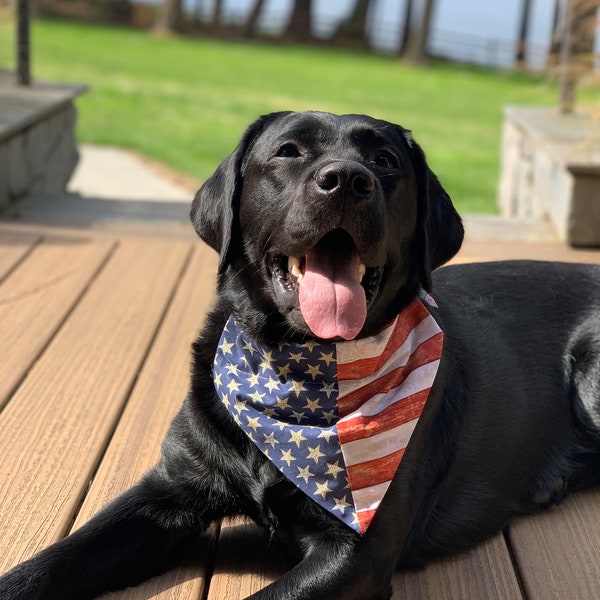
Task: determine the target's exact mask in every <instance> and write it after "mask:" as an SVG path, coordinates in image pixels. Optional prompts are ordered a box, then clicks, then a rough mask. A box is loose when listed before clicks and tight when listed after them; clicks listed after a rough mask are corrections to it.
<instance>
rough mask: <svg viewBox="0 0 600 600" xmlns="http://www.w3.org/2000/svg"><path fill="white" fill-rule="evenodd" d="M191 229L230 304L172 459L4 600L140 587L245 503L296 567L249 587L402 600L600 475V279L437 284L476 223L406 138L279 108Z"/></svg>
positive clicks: (35, 567) (531, 267)
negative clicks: (395, 580) (439, 563)
mask: <svg viewBox="0 0 600 600" xmlns="http://www.w3.org/2000/svg"><path fill="white" fill-rule="evenodd" d="M191 216H192V220H193V223H194V226H195V228H196V230H197V231H198V234H199V235H200V237H201V238H202V239H203V240H205V241H206V242H207V243H208V244H209V245H210V246H212V247H213V248H214V249H215V250H216V251H217V252H218V253H219V257H220V263H219V277H218V301H217V304H216V306H215V308H214V310H213V311H212V312H211V313H210V315H209V316H208V319H207V322H206V324H205V327H204V330H203V332H202V333H201V335H200V337H199V339H198V341H197V342H196V343H195V344H194V346H193V370H192V380H191V388H190V392H189V395H188V397H187V399H186V401H185V403H184V405H183V408H182V409H181V411H180V413H179V414H178V416H177V417H176V419H175V420H174V422H173V424H172V427H171V429H170V432H169V434H168V436H167V438H166V440H165V442H164V445H163V454H162V458H161V460H160V462H159V464H158V465H157V466H156V467H155V468H153V469H152V470H151V471H150V472H149V473H147V474H146V475H145V476H144V477H143V478H142V480H141V481H140V482H139V483H138V484H137V485H135V486H134V487H133V488H132V489H130V490H129V491H127V492H125V493H124V494H123V495H122V496H120V497H119V498H117V499H116V500H114V501H113V502H112V503H111V504H109V505H108V506H107V507H106V508H105V509H104V510H102V511H101V512H100V513H99V514H98V515H97V516H96V517H94V518H93V519H92V520H91V521H90V522H89V523H88V524H87V525H85V526H83V527H82V528H81V529H79V530H78V531H76V532H74V533H73V534H72V535H70V536H68V537H67V538H65V539H63V540H62V541H60V542H58V543H56V544H54V545H53V546H51V547H49V548H47V549H46V550H44V551H42V552H41V553H39V554H37V555H36V556H34V557H33V558H32V559H30V560H29V561H27V562H25V563H23V564H20V565H18V566H16V567H15V568H14V569H13V570H11V571H9V572H8V573H7V574H5V575H4V576H3V577H2V578H1V579H0V598H2V600H17V599H19V600H35V599H46V600H47V599H52V598H56V599H60V600H68V599H76V600H83V599H85V598H93V597H96V596H98V595H99V594H101V593H102V592H104V591H106V590H114V589H118V588H123V587H126V586H132V585H135V584H137V583H139V582H141V581H143V580H145V579H147V578H149V577H151V576H153V575H155V574H157V573H159V572H161V571H164V570H166V569H168V568H170V567H171V566H173V565H174V564H176V563H177V561H179V560H181V559H182V557H183V556H185V555H186V554H187V553H188V552H190V551H192V550H193V549H194V548H195V547H196V546H197V544H198V540H199V539H201V534H202V532H203V531H205V530H206V528H207V527H208V526H209V525H210V523H212V522H213V521H215V520H217V519H220V518H222V517H224V516H227V515H237V514H243V515H248V516H249V517H251V518H252V519H253V520H254V521H256V522H257V523H258V524H259V525H261V526H263V527H264V528H265V529H266V530H267V531H268V532H269V533H270V534H271V535H272V537H273V538H274V539H275V540H278V541H281V542H282V543H283V547H284V548H285V549H286V550H287V551H289V553H290V558H291V560H292V561H293V562H292V563H291V569H290V571H289V572H288V573H287V574H286V575H285V576H283V577H281V578H280V579H279V580H277V581H276V582H274V583H273V584H271V585H270V586H268V587H267V588H265V589H264V590H262V591H260V592H258V593H256V594H254V595H253V596H252V597H253V598H260V599H271V598H272V599H274V598H281V599H306V600H308V599H310V600H318V599H327V600H330V599H332V598H335V599H338V600H342V599H351V598H355V599H358V598H360V599H366V598H369V599H381V598H389V596H390V594H391V583H390V582H391V577H392V573H393V571H394V569H395V568H398V567H400V568H407V567H415V566H418V565H421V564H423V563H424V562H425V561H427V560H428V559H431V558H432V557H435V556H437V555H440V554H443V553H449V552H456V551H460V550H464V549H466V548H469V547H470V546H472V545H473V544H477V543H478V542H480V541H482V540H484V539H486V538H488V537H489V536H491V535H493V534H494V533H496V532H497V531H498V530H499V529H500V528H501V527H503V526H504V525H505V524H506V523H507V521H508V520H509V519H510V518H511V517H513V516H514V515H518V514H524V513H531V512H533V511H536V510H539V509H541V508H544V507H546V506H549V505H551V504H553V503H555V502H557V501H559V500H560V499H561V498H562V497H563V496H564V495H565V494H567V493H568V492H570V491H573V490H577V489H580V488H584V487H586V486H591V485H594V484H596V483H597V482H598V480H599V479H600V266H590V265H588V266H585V265H566V264H557V263H544V262H539V263H536V262H528V261H523V262H504V263H502V262H501V263H488V264H476V265H464V266H451V267H446V268H443V269H439V270H436V271H435V272H433V271H434V270H435V269H437V267H439V266H441V265H442V264H443V263H445V262H446V261H448V260H449V259H450V258H451V257H452V256H453V255H454V254H455V253H456V252H457V251H458V249H459V247H460V245H461V242H462V237H463V228H462V224H461V220H460V218H459V216H458V215H457V213H456V212H455V210H454V208H453V206H452V203H451V201H450V199H449V197H448V195H447V194H446V193H445V192H444V190H443V188H442V187H441V185H440V183H439V182H438V180H437V178H436V177H435V175H434V174H433V173H432V172H431V170H430V169H429V168H428V166H427V163H426V162H425V157H424V155H423V152H422V151H421V148H420V147H419V146H418V145H417V144H416V142H415V141H414V140H413V138H412V136H411V134H410V132H409V131H407V130H405V129H403V128H401V127H399V126H397V125H393V124H391V123H388V122H384V121H380V120H376V119H373V118H370V117H367V116H358V115H344V116H336V115H332V114H326V113H318V112H307V113H288V112H286V113H277V114H271V115H267V116H264V117H262V118H260V119H258V121H256V122H255V123H254V124H253V125H251V126H250V127H249V129H248V130H247V131H246V132H245V134H244V136H243V138H242V140H241V142H240V144H239V145H238V147H237V148H236V149H235V150H234V152H233V153H232V154H231V155H230V156H228V157H227V158H225V160H224V161H223V162H222V163H221V165H220V166H219V168H218V169H217V171H216V172H215V174H214V175H213V176H212V177H211V178H210V179H209V180H208V181H207V182H206V184H205V185H204V186H203V187H202V189H201V190H200V191H199V192H198V194H197V195H196V197H195V199H194V203H193V207H192V215H191ZM260 386H262V387H260ZM357 390H360V393H359V391H357ZM409 441H410V443H409Z"/></svg>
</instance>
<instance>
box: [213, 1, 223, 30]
mask: <svg viewBox="0 0 600 600" xmlns="http://www.w3.org/2000/svg"><path fill="white" fill-rule="evenodd" d="M213 2H214V3H213V9H212V14H211V17H210V24H211V25H212V26H213V27H216V26H218V25H219V23H220V22H221V15H222V14H223V0H213Z"/></svg>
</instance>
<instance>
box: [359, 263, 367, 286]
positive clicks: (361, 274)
mask: <svg viewBox="0 0 600 600" xmlns="http://www.w3.org/2000/svg"><path fill="white" fill-rule="evenodd" d="M366 272H367V267H366V265H365V263H360V265H359V267H358V281H359V282H362V280H363V277H364V276H365V273H366Z"/></svg>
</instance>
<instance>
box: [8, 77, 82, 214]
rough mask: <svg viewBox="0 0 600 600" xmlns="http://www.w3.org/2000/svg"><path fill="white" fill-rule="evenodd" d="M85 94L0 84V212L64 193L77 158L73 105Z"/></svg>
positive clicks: (77, 90)
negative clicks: (22, 201)
mask: <svg viewBox="0 0 600 600" xmlns="http://www.w3.org/2000/svg"><path fill="white" fill-rule="evenodd" d="M83 90H84V88H82V87H68V86H32V87H17V86H14V85H9V84H6V83H4V84H2V83H0V208H2V207H4V206H6V205H8V204H9V203H11V202H16V201H18V200H19V199H20V198H23V197H25V196H31V195H44V194H48V195H52V194H56V193H60V192H63V191H64V190H65V188H66V186H67V183H68V181H69V178H70V177H71V174H72V173H73V171H74V169H75V166H76V165H77V161H78V158H79V153H78V151H77V144H76V140H75V125H76V120H77V113H76V109H75V106H74V104H73V99H74V97H75V96H77V95H78V94H79V93H81V92H82V91H83Z"/></svg>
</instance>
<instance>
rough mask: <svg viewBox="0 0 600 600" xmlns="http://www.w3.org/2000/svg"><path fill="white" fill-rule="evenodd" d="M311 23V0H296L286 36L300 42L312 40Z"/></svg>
mask: <svg viewBox="0 0 600 600" xmlns="http://www.w3.org/2000/svg"><path fill="white" fill-rule="evenodd" d="M311 24H312V10H311V0H294V8H293V10H292V16H291V18H290V22H289V23H288V26H287V29H286V31H285V36H286V37H287V38H290V39H292V40H295V41H299V42H305V41H308V40H311V39H312V33H311Z"/></svg>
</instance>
